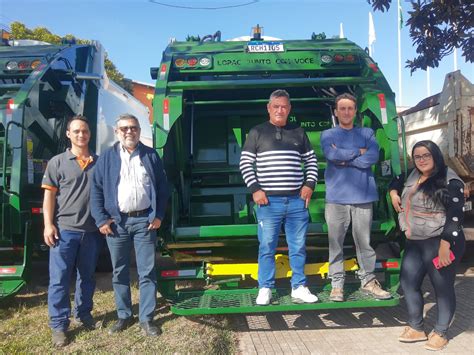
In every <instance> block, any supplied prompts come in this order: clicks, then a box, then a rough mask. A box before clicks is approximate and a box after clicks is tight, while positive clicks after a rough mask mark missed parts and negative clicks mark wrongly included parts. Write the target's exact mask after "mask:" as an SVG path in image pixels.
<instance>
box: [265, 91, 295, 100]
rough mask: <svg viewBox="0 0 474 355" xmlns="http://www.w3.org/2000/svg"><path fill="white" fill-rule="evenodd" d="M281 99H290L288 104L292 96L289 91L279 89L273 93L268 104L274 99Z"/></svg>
mask: <svg viewBox="0 0 474 355" xmlns="http://www.w3.org/2000/svg"><path fill="white" fill-rule="evenodd" d="M279 97H286V98H287V99H288V102H289V101H290V94H288V91H286V90H283V89H278V90H275V91H274V92H272V93H271V95H270V99H269V100H268V102H271V101H272V100H273V99H277V98H279Z"/></svg>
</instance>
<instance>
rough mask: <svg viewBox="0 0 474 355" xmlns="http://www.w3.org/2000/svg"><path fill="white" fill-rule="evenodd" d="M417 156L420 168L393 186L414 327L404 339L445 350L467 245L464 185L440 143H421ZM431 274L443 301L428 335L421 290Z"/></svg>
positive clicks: (402, 278) (414, 154)
mask: <svg viewBox="0 0 474 355" xmlns="http://www.w3.org/2000/svg"><path fill="white" fill-rule="evenodd" d="M412 157H413V160H414V162H415V169H414V170H413V171H412V172H411V174H410V175H409V176H408V178H407V180H406V181H403V180H402V177H401V176H399V177H397V178H395V179H394V180H393V181H392V182H391V184H390V187H389V191H390V197H391V199H392V204H393V207H394V208H395V210H396V211H397V212H398V213H399V215H398V220H399V224H400V228H401V230H402V231H403V232H404V233H405V235H406V238H407V240H406V244H405V251H404V255H403V261H402V266H401V273H400V283H401V286H402V288H403V292H404V295H405V300H406V305H407V309H408V317H409V319H408V324H409V325H408V326H407V327H405V329H404V331H403V333H402V334H401V335H400V337H399V341H401V342H409V343H411V342H417V341H424V340H428V341H427V342H426V344H425V348H426V349H429V350H441V349H443V348H444V347H445V346H446V345H447V344H448V338H447V335H446V333H447V331H448V328H449V325H450V323H451V321H452V319H453V316H454V311H455V309H456V295H455V292H454V280H455V277H456V266H455V264H456V263H457V262H459V260H460V259H461V257H462V254H463V253H464V247H465V238H464V233H463V230H462V223H463V214H464V213H463V210H464V208H463V206H464V183H463V182H462V180H461V179H460V178H459V176H457V175H456V173H455V172H454V171H453V170H451V169H450V168H448V167H447V166H446V164H445V162H444V159H443V156H442V154H441V151H440V149H439V147H438V146H437V145H436V144H435V143H433V142H432V141H429V140H425V141H420V142H418V143H416V144H415V145H414V146H413V150H412ZM451 252H452V254H451ZM450 254H451V255H450ZM453 255H454V259H453ZM436 258H437V259H436ZM433 259H436V260H435V262H433ZM435 263H437V264H439V265H438V266H439V268H436V267H435V265H434V264H435ZM426 274H428V277H429V279H430V281H431V283H432V285H433V287H434V290H435V294H436V303H437V305H438V307H437V309H438V315H437V321H436V325H435V327H434V329H433V331H432V332H431V333H430V334H429V336H428V337H427V336H426V333H425V331H424V329H423V305H424V302H423V294H422V292H421V284H422V282H423V279H424V277H425V275H426Z"/></svg>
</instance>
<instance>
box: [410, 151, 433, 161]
mask: <svg viewBox="0 0 474 355" xmlns="http://www.w3.org/2000/svg"><path fill="white" fill-rule="evenodd" d="M431 157H432V155H431V153H425V154H423V155H414V156H413V159H415V161H422V160H423V161H425V160H430V159H431Z"/></svg>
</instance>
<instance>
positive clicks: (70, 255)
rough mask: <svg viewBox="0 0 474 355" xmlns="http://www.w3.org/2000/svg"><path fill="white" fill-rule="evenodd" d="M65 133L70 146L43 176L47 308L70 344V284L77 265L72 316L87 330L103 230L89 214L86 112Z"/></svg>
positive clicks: (57, 334) (56, 340)
mask: <svg viewBox="0 0 474 355" xmlns="http://www.w3.org/2000/svg"><path fill="white" fill-rule="evenodd" d="M66 136H67V137H68V138H69V140H70V141H71V148H68V149H67V150H66V151H65V152H64V153H61V154H58V155H56V156H54V157H53V158H52V159H51V160H50V161H49V162H48V166H47V167H46V171H45V174H44V176H43V181H42V188H43V189H44V200H43V217H44V234H43V235H44V242H45V243H46V244H47V245H48V246H49V247H50V251H49V288H48V313H49V326H50V327H51V330H52V342H53V345H54V346H56V347H63V346H65V345H67V336H66V331H67V328H68V327H69V317H70V315H71V304H70V301H69V288H70V283H71V276H72V274H73V271H74V270H75V271H76V274H77V276H76V292H75V297H74V318H75V321H76V323H78V324H79V325H81V326H83V327H84V328H86V329H88V330H92V329H95V322H94V320H93V318H92V315H91V311H92V297H93V294H94V290H95V279H94V272H95V267H96V263H97V257H98V254H99V247H100V245H101V241H102V239H101V236H100V233H99V232H98V229H97V227H96V225H95V223H94V220H93V219H92V217H91V214H90V204H89V201H90V181H91V179H92V172H93V168H94V164H95V161H96V160H97V156H96V155H94V154H93V153H91V152H90V151H89V140H90V136H91V133H90V129H89V124H88V123H87V119H86V118H85V117H83V116H75V117H73V118H72V119H71V120H70V121H69V122H68V125H67V131H66Z"/></svg>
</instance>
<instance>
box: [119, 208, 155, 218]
mask: <svg viewBox="0 0 474 355" xmlns="http://www.w3.org/2000/svg"><path fill="white" fill-rule="evenodd" d="M149 210H150V208H145V209H144V210H140V211H130V212H120V213H121V214H123V215H125V216H128V217H140V216H142V215H145V214H148V211H149Z"/></svg>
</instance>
